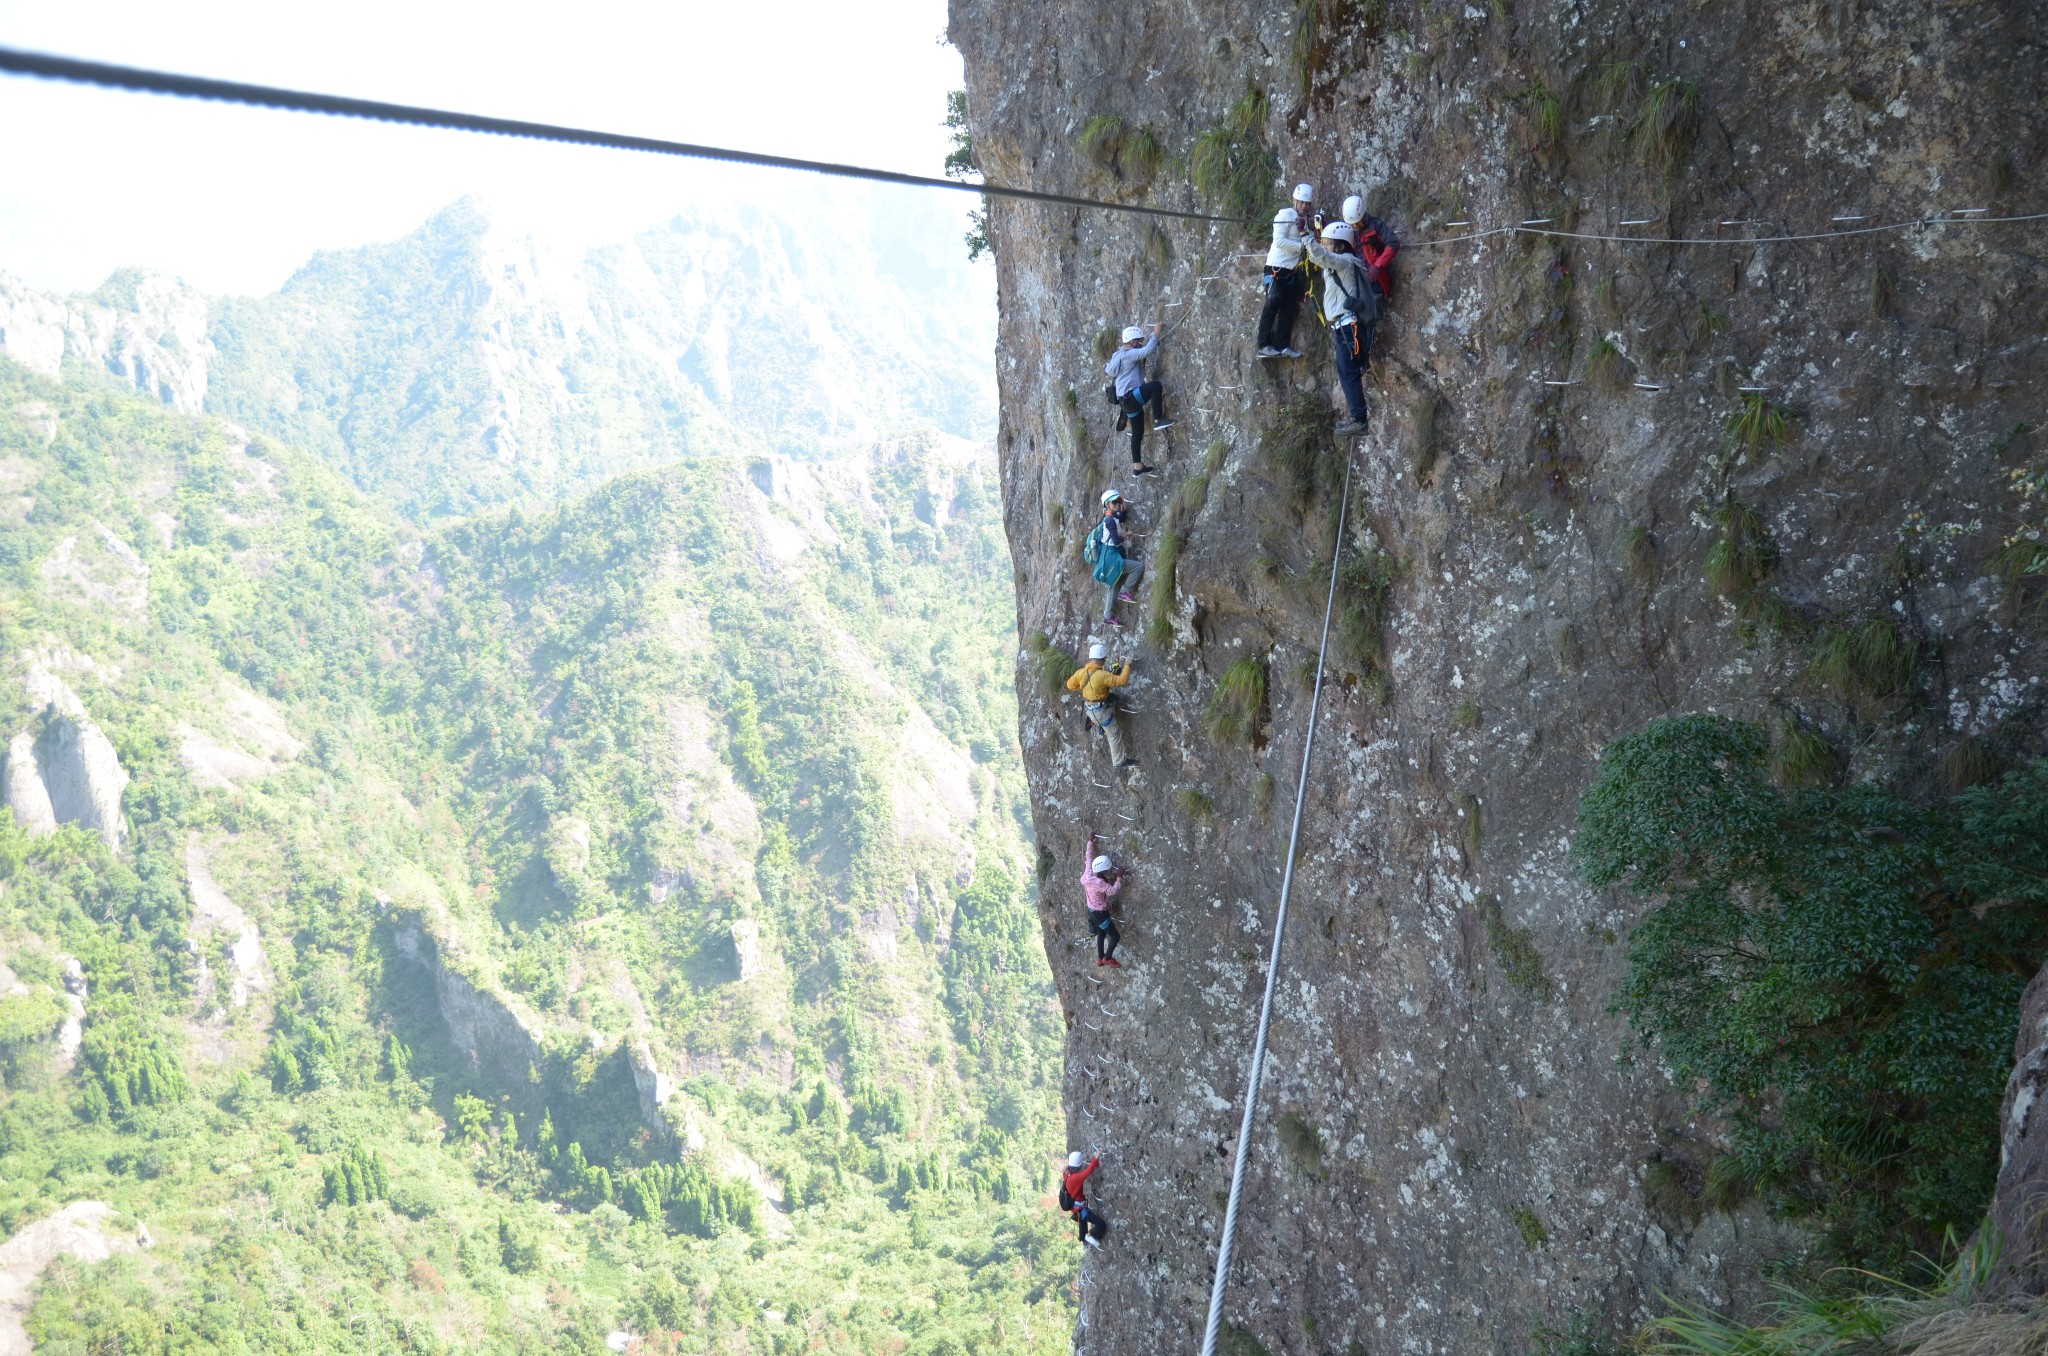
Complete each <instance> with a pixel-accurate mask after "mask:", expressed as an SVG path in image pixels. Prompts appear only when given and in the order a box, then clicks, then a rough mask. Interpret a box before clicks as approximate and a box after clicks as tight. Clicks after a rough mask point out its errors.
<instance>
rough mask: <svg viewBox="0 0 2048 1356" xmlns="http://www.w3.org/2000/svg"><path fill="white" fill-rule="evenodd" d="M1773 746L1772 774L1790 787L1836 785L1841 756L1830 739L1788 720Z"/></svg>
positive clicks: (1778, 729)
mask: <svg viewBox="0 0 2048 1356" xmlns="http://www.w3.org/2000/svg"><path fill="white" fill-rule="evenodd" d="M1776 735H1777V737H1776V738H1775V739H1773V740H1772V742H1771V774H1772V776H1774V777H1776V778H1777V779H1778V780H1779V781H1780V782H1782V783H1784V784H1785V785H1787V786H1821V785H1825V784H1827V783H1830V782H1832V781H1834V779H1835V776H1836V774H1837V773H1838V772H1839V770H1840V767H1841V756H1840V755H1839V754H1837V753H1836V752H1835V746H1834V745H1833V744H1831V743H1829V742H1828V737H1827V736H1826V735H1824V734H1822V733H1821V732H1820V731H1819V730H1816V729H1814V728H1813V727H1812V726H1810V725H1806V724H1803V723H1802V722H1800V721H1798V720H1796V719H1794V718H1792V717H1790V716H1788V717H1786V718H1785V719H1783V720H1781V721H1780V722H1779V723H1778V728H1777V732H1776Z"/></svg>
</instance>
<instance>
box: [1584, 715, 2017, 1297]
mask: <svg viewBox="0 0 2048 1356" xmlns="http://www.w3.org/2000/svg"><path fill="white" fill-rule="evenodd" d="M1574 850H1575V853H1576V856H1577V860H1578V864H1579V868H1580V871H1581V872H1582V874H1583V875H1584V877H1585V879H1586V881H1587V883H1588V884H1589V885H1592V886H1594V887H1595V888H1606V887H1608V886H1622V887H1625V888H1626V889H1628V890H1630V891H1631V892H1633V893H1635V894H1636V895H1638V896H1640V897H1642V898H1644V899H1646V900H1648V901H1651V907H1650V909H1649V910H1648V912H1646V913H1645V914H1644V915H1643V917H1642V919H1641V920H1640V921H1639V922H1638V923H1637V925H1636V927H1635V929H1634V931H1633V932H1632V933H1631V934H1630V937H1629V968H1628V974H1627V977H1626V979H1625V980H1624V982H1623V984H1622V986H1621V989H1620V992H1619V993H1618V995H1617V997H1616V1004H1617V1006H1618V1007H1619V1008H1620V1009H1621V1010H1623V1011H1625V1012H1627V1013H1628V1015H1629V1018H1630V1021H1631V1023H1632V1024H1633V1026H1634V1028H1635V1029H1636V1031H1637V1032H1638V1033H1639V1034H1640V1035H1641V1036H1642V1038H1643V1039H1644V1040H1645V1041H1647V1042H1648V1043H1649V1044H1651V1045H1652V1046H1654V1047H1655V1049H1656V1051H1657V1052H1658V1054H1659V1055H1660V1056H1661V1057H1662V1058H1663V1059H1664V1060H1666V1061H1667V1062H1668V1063H1669V1064H1670V1066H1671V1067H1672V1069H1673V1071H1674V1072H1675V1073H1676V1075H1677V1076H1678V1078H1679V1079H1680V1080H1681V1082H1682V1083H1685V1082H1690V1081H1691V1080H1693V1079H1702V1080H1704V1081H1705V1085H1706V1088H1707V1098H1706V1100H1707V1102H1708V1103H1709V1105H1710V1106H1711V1107H1712V1108H1714V1109H1718V1110H1722V1111H1725V1112H1726V1114H1727V1115H1728V1117H1729V1122H1730V1125H1731V1127H1732V1136H1733V1162H1732V1163H1731V1164H1730V1165H1729V1166H1728V1167H1726V1168H1721V1169H1717V1175H1718V1176H1719V1177H1720V1178H1721V1179H1723V1180H1726V1181H1731V1182H1739V1183H1747V1184H1749V1185H1752V1186H1754V1187H1755V1188H1757V1189H1759V1190H1761V1191H1762V1192H1764V1193H1765V1195H1766V1197H1767V1198H1768V1200H1769V1201H1770V1202H1771V1204H1772V1205H1773V1206H1774V1207H1775V1208H1777V1209H1779V1210H1780V1211H1783V1212H1785V1213H1788V1214H1793V1215H1800V1216H1806V1217H1810V1218H1812V1219H1814V1220H1815V1222H1817V1223H1818V1224H1820V1225H1821V1226H1822V1227H1823V1228H1824V1229H1825V1230H1826V1232H1827V1234H1828V1237H1829V1239H1830V1242H1831V1245H1832V1246H1833V1247H1834V1249H1835V1250H1836V1251H1837V1252H1839V1253H1840V1254H1841V1255H1842V1256H1844V1257H1846V1258H1849V1259H1851V1260H1854V1261H1857V1262H1860V1263H1869V1264H1882V1263H1885V1262H1889V1261H1892V1260H1895V1259H1896V1258H1897V1257H1898V1256H1900V1255H1901V1253H1902V1252H1903V1251H1904V1250H1906V1249H1912V1248H1917V1249H1920V1250H1922V1251H1926V1252H1930V1253H1931V1252H1932V1251H1933V1250H1934V1248H1935V1245H1936V1244H1937V1243H1938V1241H1939V1239H1940V1238H1941V1236H1942V1234H1943V1232H1944V1231H1945V1230H1948V1229H1951V1228H1954V1229H1957V1230H1959V1231H1964V1232H1967V1231H1968V1230H1969V1229H1970V1228H1971V1227H1973V1226H1974V1224H1975V1223H1976V1221H1977V1219H1978V1218H1979V1216H1980V1215H1981V1213H1982V1211H1983V1208H1984V1204H1985V1201H1986V1200H1987V1199H1988V1197H1989V1193H1990V1188H1991V1183H1992V1180H1993V1178H1994V1176H1995V1174H1996V1171H1997V1152H1998V1135H1997V1127H1996V1121H1997V1114H1998V1107H1999V1102H2000V1099H2001V1097H2002V1095H2003V1090H2004V1086H2005V1079H2006V1075H2007V1072H2008V1066H2009V1065H2010V1062H2011V1051H2012V1043H2013V1037H2014V1030H2015V1026H2016V1023H2017V1020H2018V1014H2017V1002H2018V998H2019V994H2020V991H2021V989H2022V988H2023V987H2024V986H2025V984H2026V982H2027V979H2028V978H2029V977H2031V976H2032V975H2033V974H2034V972H2035V971H2036V970H2037V969H2038V968H2039V966H2040V964H2041V962H2042V958H2043V955H2044V953H2048V765H2042V764H2037V765H2035V766H2033V767H2030V768H2026V769H2023V770H2021V771H2017V772H2014V773H2012V774H2010V775H2009V776H2007V777H2006V778H2005V779H2004V780H2003V781H2002V782H1999V783H1997V784H1995V785H1987V786H1981V787H1977V788H1973V789H1972V790H1970V791H1968V792H1965V793H1964V794H1963V795H1961V796H1958V797H1956V798H1954V799H1953V800H1950V801H1947V802H1945V803H1942V804H1938V805H1934V806H1925V805H1920V804H1916V803H1914V802H1912V801H1909V800H1907V799H1905V798H1903V797H1901V796H1899V795H1897V794H1895V793H1893V792H1891V791H1888V790H1886V789H1884V788H1882V787H1879V786H1875V785H1858V786H1852V787H1847V788H1843V789H1839V790H1836V789H1827V788H1811V787H1808V788H1793V789H1781V788H1780V787H1777V786H1775V785H1773V784H1772V782H1771V780H1770V777H1769V740H1768V738H1767V736H1766V735H1765V733H1764V731H1762V730H1761V729H1759V728H1758V727H1756V726H1754V725H1750V724H1746V723H1743V722H1740V721H1734V720H1729V719H1725V718H1722V717H1718V716H1681V717H1673V718H1670V719H1667V720H1661V721H1657V722H1655V723H1653V724H1651V725H1650V726H1648V727H1646V728H1645V729H1644V730H1642V731H1641V732H1639V733H1637V734H1634V735H1630V736H1628V737H1626V738H1623V739H1618V740H1616V741H1615V742H1614V743H1613V744H1611V745H1610V746H1609V747H1608V749H1607V751H1606V754H1605V756H1604V757H1603V759H1602V761H1601V766H1600V772H1599V776H1598V778H1597V779H1596V780H1595V782H1594V784H1593V786H1592V787H1591V789H1589V790H1588V791H1587V793H1586V795H1585V797H1584V799H1583V802H1582V804H1581V810H1580V831H1579V835H1578V838H1577V840H1576V842H1575V844H1574Z"/></svg>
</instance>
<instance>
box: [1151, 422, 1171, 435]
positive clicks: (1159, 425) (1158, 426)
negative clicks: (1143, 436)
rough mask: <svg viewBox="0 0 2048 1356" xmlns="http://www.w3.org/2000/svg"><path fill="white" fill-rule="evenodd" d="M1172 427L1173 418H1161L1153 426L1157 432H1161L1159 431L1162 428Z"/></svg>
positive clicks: (1153, 429)
mask: <svg viewBox="0 0 2048 1356" xmlns="http://www.w3.org/2000/svg"><path fill="white" fill-rule="evenodd" d="M1172 427H1173V420H1171V419H1162V420H1160V421H1159V422H1158V423H1156V424H1154V425H1153V426H1152V431H1153V432H1154V433H1157V432H1159V431H1160V430H1161V429H1169V428H1172Z"/></svg>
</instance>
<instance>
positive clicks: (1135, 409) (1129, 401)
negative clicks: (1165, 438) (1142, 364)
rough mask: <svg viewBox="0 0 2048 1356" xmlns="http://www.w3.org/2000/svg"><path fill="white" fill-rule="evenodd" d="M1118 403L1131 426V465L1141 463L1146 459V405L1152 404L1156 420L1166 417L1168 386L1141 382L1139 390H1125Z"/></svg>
mask: <svg viewBox="0 0 2048 1356" xmlns="http://www.w3.org/2000/svg"><path fill="white" fill-rule="evenodd" d="M1117 403H1118V406H1119V407H1120V408H1121V409H1122V410H1123V412H1124V419H1125V420H1126V421H1128V422H1129V424H1130V426H1131V465H1133V466H1138V465H1141V464H1143V462H1144V460H1145V406H1146V404H1147V403H1149V404H1150V405H1151V406H1152V418H1153V420H1154V421H1155V422H1156V421H1158V420H1162V419H1164V418H1166V386H1165V384H1164V383H1162V382H1157V381H1147V382H1141V383H1139V386H1138V389H1137V390H1135V391H1127V392H1125V393H1124V396H1123V398H1122V399H1121V400H1120V401H1118V402H1117Z"/></svg>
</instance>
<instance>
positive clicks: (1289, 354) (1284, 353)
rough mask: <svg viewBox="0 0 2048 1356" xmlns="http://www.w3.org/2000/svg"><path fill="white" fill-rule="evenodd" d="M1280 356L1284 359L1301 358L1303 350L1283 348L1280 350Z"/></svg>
mask: <svg viewBox="0 0 2048 1356" xmlns="http://www.w3.org/2000/svg"><path fill="white" fill-rule="evenodd" d="M1280 356H1281V357H1283V358H1299V357H1300V356H1301V350H1300V349H1298V348H1283V349H1281V350H1280Z"/></svg>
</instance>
